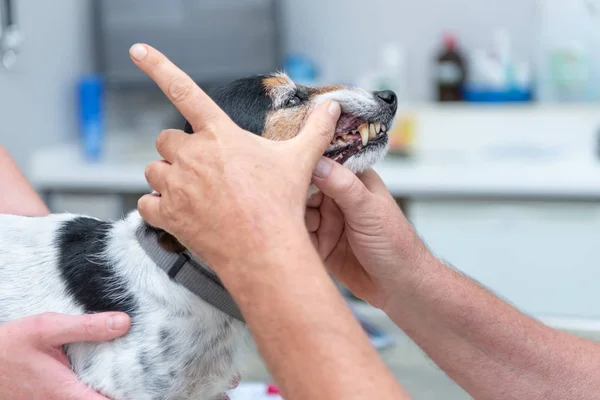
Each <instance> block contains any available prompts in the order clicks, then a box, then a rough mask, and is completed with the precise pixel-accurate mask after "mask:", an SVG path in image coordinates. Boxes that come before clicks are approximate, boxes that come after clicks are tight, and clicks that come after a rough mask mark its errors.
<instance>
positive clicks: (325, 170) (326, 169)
mask: <svg viewBox="0 0 600 400" xmlns="http://www.w3.org/2000/svg"><path fill="white" fill-rule="evenodd" d="M332 169H333V161H331V160H330V159H328V158H325V157H321V159H320V160H319V162H318V163H317V165H316V167H315V170H314V171H313V175H314V176H316V177H317V178H327V177H328V176H329V174H330V173H331V170H332Z"/></svg>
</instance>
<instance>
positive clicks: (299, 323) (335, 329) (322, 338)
mask: <svg viewBox="0 0 600 400" xmlns="http://www.w3.org/2000/svg"><path fill="white" fill-rule="evenodd" d="M292 233H293V234H290V235H286V236H288V237H294V238H298V237H300V238H302V237H305V236H306V233H305V232H292ZM305 239H306V240H304V241H300V240H295V241H294V242H292V243H290V246H289V248H290V249H294V250H293V251H289V252H286V253H285V254H281V255H280V256H277V257H274V258H271V259H269V257H265V258H261V259H260V260H257V262H259V263H260V264H261V265H252V264H250V265H247V266H246V267H245V268H243V269H239V268H231V269H226V270H227V271H230V273H225V274H224V275H223V279H224V282H225V283H226V284H227V285H229V286H230V287H231V292H232V293H234V296H235V298H236V301H237V303H238V304H239V306H240V308H241V310H242V311H243V313H244V315H245V316H246V319H247V320H248V324H249V327H250V329H251V330H252V332H253V336H254V339H255V341H256V343H257V345H258V347H259V350H260V352H261V354H262V355H263V357H264V359H265V360H266V362H267V365H268V366H269V369H270V371H271V372H272V374H273V376H274V378H275V380H276V381H277V383H278V384H280V385H282V386H283V387H284V388H285V390H284V391H285V394H286V398H290V399H400V400H401V399H408V396H406V394H404V393H403V391H402V389H401V388H400V386H399V384H398V383H397V382H396V380H395V378H394V377H393V376H392V375H391V373H390V371H389V370H388V369H387V367H386V366H385V365H384V364H383V362H382V360H381V358H380V357H379V356H378V354H377V353H376V351H375V350H374V349H373V347H372V346H371V344H370V343H369V341H368V339H367V337H366V335H365V334H364V332H363V330H362V328H361V327H360V326H359V324H358V323H357V322H356V320H355V319H354V317H353V315H352V314H351V312H350V311H349V309H348V307H347V305H346V303H345V302H344V301H343V299H342V298H341V296H340V295H339V292H338V291H337V289H336V288H335V286H334V285H333V283H332V281H331V279H330V277H329V276H328V274H327V273H326V271H325V269H324V268H323V265H322V263H321V261H320V259H319V258H318V255H317V254H316V253H315V252H314V249H313V247H312V244H311V243H310V241H309V239H308V237H306V238H305ZM283 260H285V261H283ZM282 261H283V262H282ZM259 270H260V271H261V272H260V273H259V274H257V273H256V272H255V271H259Z"/></svg>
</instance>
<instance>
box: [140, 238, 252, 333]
mask: <svg viewBox="0 0 600 400" xmlns="http://www.w3.org/2000/svg"><path fill="white" fill-rule="evenodd" d="M136 236H137V239H138V241H139V243H140V246H141V247H142V249H143V250H144V251H145V252H146V254H147V255H148V257H150V259H151V260H152V261H154V263H155V264H156V265H158V267H159V268H161V269H162V270H163V271H165V272H166V273H167V274H168V275H169V277H171V279H173V280H174V281H175V282H177V283H179V284H180V285H182V286H183V287H185V288H186V289H188V290H189V291H190V292H192V293H194V294H195V295H196V296H198V297H200V298H201V299H202V300H204V301H205V302H207V303H208V304H210V305H212V306H213V307H215V308H217V309H218V310H220V311H222V312H224V313H225V314H227V315H229V316H230V317H232V318H235V319H237V320H238V321H241V322H244V317H242V313H241V312H240V309H239V308H238V306H237V304H236V303H235V301H234V300H233V298H232V297H231V295H230V294H229V292H228V291H227V289H225V287H224V286H223V283H221V280H220V279H219V277H217V275H215V274H214V273H213V272H212V270H211V269H210V268H209V267H208V266H206V265H205V264H204V263H203V262H201V261H197V260H195V259H194V258H193V256H192V255H191V254H188V253H187V252H182V253H171V252H168V251H166V250H164V249H163V248H161V247H160V246H159V245H158V243H157V237H156V236H157V234H156V232H155V231H153V230H152V229H147V228H146V227H142V228H140V229H138V231H137V233H136Z"/></svg>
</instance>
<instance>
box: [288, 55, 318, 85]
mask: <svg viewBox="0 0 600 400" xmlns="http://www.w3.org/2000/svg"><path fill="white" fill-rule="evenodd" d="M283 70H284V71H285V72H286V73H287V74H288V76H289V77H290V78H291V79H292V80H293V81H294V82H296V83H298V84H300V85H305V86H317V79H318V78H319V70H318V68H317V66H316V65H315V63H314V62H313V61H312V60H311V59H310V58H308V57H307V56H304V55H302V54H297V53H291V54H288V55H287V57H286V58H285V61H284V64H283Z"/></svg>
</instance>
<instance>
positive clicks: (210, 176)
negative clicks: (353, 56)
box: [131, 44, 341, 273]
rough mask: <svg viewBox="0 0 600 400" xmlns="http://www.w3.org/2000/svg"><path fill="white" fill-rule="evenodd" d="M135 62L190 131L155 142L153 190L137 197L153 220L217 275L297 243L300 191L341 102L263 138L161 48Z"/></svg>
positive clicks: (150, 172)
mask: <svg viewBox="0 0 600 400" xmlns="http://www.w3.org/2000/svg"><path fill="white" fill-rule="evenodd" d="M131 57H132V60H133V61H134V63H135V64H136V65H137V66H138V67H139V68H140V69H141V70H142V71H144V72H145V73H146V74H148V76H150V78H152V79H153V80H154V81H155V82H156V83H157V84H158V86H159V87H160V88H161V89H162V90H163V92H164V93H165V94H166V95H167V97H168V98H169V99H170V100H171V102H172V103H173V104H174V105H175V106H176V107H177V109H178V110H179V111H180V112H181V114H182V115H183V116H184V117H185V118H186V119H187V120H188V121H189V123H190V124H191V125H192V126H193V128H194V131H195V132H196V133H195V134H193V135H187V134H185V133H184V132H182V131H177V130H167V131H164V132H161V134H160V135H159V137H158V139H157V149H158V151H159V153H160V155H161V156H162V157H163V158H164V161H157V162H153V163H151V164H150V165H149V166H148V167H147V169H146V178H147V180H148V182H149V184H150V186H151V187H152V189H154V190H155V191H156V192H158V193H160V196H156V195H147V196H144V197H143V198H141V199H140V201H139V203H138V209H139V212H140V214H141V216H142V217H143V218H144V219H145V220H146V221H147V222H148V223H149V224H151V225H153V226H155V227H158V228H161V229H164V230H165V231H167V232H169V233H171V234H173V235H174V236H175V237H177V239H179V240H180V241H181V243H182V244H183V245H184V246H185V247H186V248H188V249H189V250H190V251H192V253H194V254H196V255H198V256H200V257H202V258H203V259H204V260H205V261H206V262H208V263H209V264H210V265H211V266H213V267H214V268H215V269H216V272H217V273H221V272H223V269H225V268H226V266H227V265H230V264H233V265H234V267H235V268H240V267H241V266H240V265H239V264H240V261H241V260H246V261H247V260H248V257H252V256H253V254H257V255H260V256H261V257H263V256H264V254H267V253H269V252H276V251H284V249H285V248H289V247H290V246H291V245H292V244H291V243H292V242H291V241H294V242H293V243H294V244H296V243H297V241H298V240H299V239H300V240H302V239H303V240H304V243H306V244H307V246H310V242H309V239H308V235H306V230H305V228H304V210H305V206H306V196H307V193H308V187H309V185H310V181H311V175H312V171H313V168H314V166H315V164H316V163H317V161H318V160H319V158H320V157H321V156H322V154H323V152H324V151H325V149H326V148H327V146H328V145H329V143H330V142H331V138H332V136H333V133H334V130H335V126H336V123H337V120H338V118H339V116H340V114H341V109H340V106H339V104H337V103H333V102H326V103H324V104H321V105H320V106H318V107H317V108H316V109H315V111H314V112H313V113H312V115H311V116H310V117H309V118H308V120H307V121H306V124H305V127H304V129H303V130H302V132H301V133H300V134H299V135H298V136H297V137H295V138H293V139H291V140H288V141H282V142H277V141H270V140H266V139H264V138H261V137H259V136H256V135H253V134H251V133H249V132H247V131H244V130H242V129H241V128H239V127H238V126H237V125H236V124H234V123H233V121H231V119H230V118H229V117H228V116H227V115H226V114H225V113H224V112H223V111H222V110H221V109H220V108H219V107H218V106H217V105H216V104H215V103H214V102H213V101H212V100H211V99H210V98H209V97H208V96H207V95H206V94H205V93H204V92H203V91H202V90H201V89H200V88H199V87H198V86H197V85H196V84H195V83H194V82H193V81H192V79H191V78H190V77H188V76H187V75H186V74H185V73H184V72H182V71H181V70H179V69H178V68H177V67H176V66H175V65H173V64H172V63H171V62H170V61H169V60H168V59H167V58H166V57H165V56H164V55H162V54H161V53H160V52H158V51H157V50H155V49H153V48H151V47H150V46H146V45H139V44H138V45H134V46H133V47H132V49H131Z"/></svg>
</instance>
